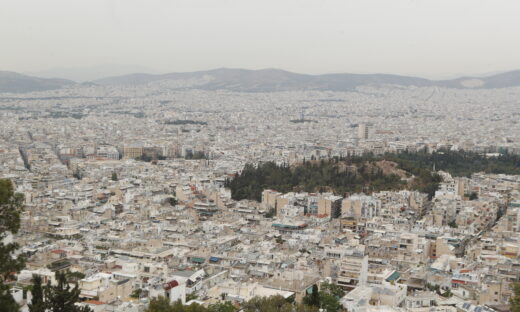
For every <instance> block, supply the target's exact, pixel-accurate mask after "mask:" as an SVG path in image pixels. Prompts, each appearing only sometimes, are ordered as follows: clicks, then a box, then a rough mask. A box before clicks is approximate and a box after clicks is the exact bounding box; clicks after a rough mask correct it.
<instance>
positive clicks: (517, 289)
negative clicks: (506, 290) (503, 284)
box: [509, 283, 520, 312]
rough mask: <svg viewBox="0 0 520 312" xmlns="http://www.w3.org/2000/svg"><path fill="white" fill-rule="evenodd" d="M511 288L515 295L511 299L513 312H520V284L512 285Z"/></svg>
mask: <svg viewBox="0 0 520 312" xmlns="http://www.w3.org/2000/svg"><path fill="white" fill-rule="evenodd" d="M511 288H512V289H513V295H512V296H511V299H509V304H510V305H511V307H510V308H511V312H520V283H514V284H512V285H511Z"/></svg>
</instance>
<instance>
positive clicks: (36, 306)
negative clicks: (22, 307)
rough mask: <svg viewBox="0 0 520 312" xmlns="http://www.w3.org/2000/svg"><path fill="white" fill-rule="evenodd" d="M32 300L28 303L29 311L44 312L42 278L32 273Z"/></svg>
mask: <svg viewBox="0 0 520 312" xmlns="http://www.w3.org/2000/svg"><path fill="white" fill-rule="evenodd" d="M31 293H32V300H31V303H30V304H29V312H45V302H44V299H43V287H42V278H41V276H39V275H33V287H32V291H31Z"/></svg>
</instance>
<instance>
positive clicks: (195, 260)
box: [191, 257, 206, 263]
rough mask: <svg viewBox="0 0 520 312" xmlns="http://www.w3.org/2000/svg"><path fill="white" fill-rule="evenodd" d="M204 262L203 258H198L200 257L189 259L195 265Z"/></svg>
mask: <svg viewBox="0 0 520 312" xmlns="http://www.w3.org/2000/svg"><path fill="white" fill-rule="evenodd" d="M205 261H206V259H204V258H200V257H191V262H195V263H204V262H205Z"/></svg>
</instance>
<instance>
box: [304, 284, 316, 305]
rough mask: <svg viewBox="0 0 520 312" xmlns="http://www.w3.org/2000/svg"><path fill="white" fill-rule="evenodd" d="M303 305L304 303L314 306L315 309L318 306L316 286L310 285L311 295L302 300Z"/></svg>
mask: <svg viewBox="0 0 520 312" xmlns="http://www.w3.org/2000/svg"><path fill="white" fill-rule="evenodd" d="M303 303H305V304H306V305H311V306H315V307H319V306H320V296H319V293H318V286H317V285H316V284H314V285H312V293H311V294H310V295H309V294H307V295H306V296H305V297H304V298H303Z"/></svg>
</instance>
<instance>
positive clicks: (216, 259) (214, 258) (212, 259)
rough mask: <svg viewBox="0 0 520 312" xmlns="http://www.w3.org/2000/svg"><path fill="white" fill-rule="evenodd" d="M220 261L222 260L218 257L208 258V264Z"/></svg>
mask: <svg viewBox="0 0 520 312" xmlns="http://www.w3.org/2000/svg"><path fill="white" fill-rule="evenodd" d="M220 260H222V259H221V258H218V257H209V261H210V262H219V261H220Z"/></svg>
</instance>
